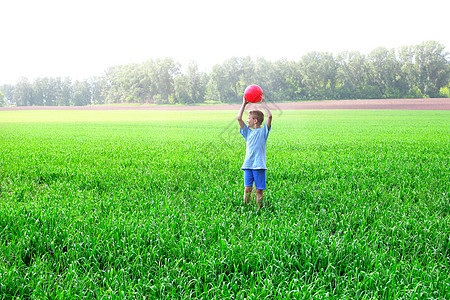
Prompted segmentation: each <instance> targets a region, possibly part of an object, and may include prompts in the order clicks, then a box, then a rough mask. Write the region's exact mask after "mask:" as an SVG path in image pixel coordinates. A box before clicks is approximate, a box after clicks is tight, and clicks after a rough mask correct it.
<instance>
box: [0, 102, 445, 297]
mask: <svg viewBox="0 0 450 300" xmlns="http://www.w3.org/2000/svg"><path fill="white" fill-rule="evenodd" d="M236 114H237V111H236V112H235V111H223V112H217V111H198V112H182V111H171V112H164V111H157V112H155V111H12V112H0V299H13V298H19V299H72V298H73V299H80V298H83V299H94V298H97V299H107V298H113V299H125V298H129V299H143V298H147V299H155V298H159V299H174V298H176V299H178V298H179V299H188V298H195V299H201V298H203V299H244V298H248V299H263V298H267V299H299V298H300V299H302V298H304V299H310V298H336V299H396V298H403V299H415V298H417V299H444V298H449V297H450V275H449V274H450V261H449V260H450V199H449V192H450V184H449V183H450V155H449V154H450V121H449V120H450V111H389V110H383V111H381V110H377V111H368V110H361V111H359V110H307V111H283V112H275V113H274V119H273V123H272V130H271V133H270V135H269V140H268V144H267V161H268V167H269V170H268V183H267V185H268V190H267V192H266V199H265V204H264V205H265V206H264V208H263V209H262V210H261V211H258V210H257V208H256V206H253V207H245V206H243V204H242V197H243V174H242V171H241V170H240V166H241V164H242V162H243V158H244V154H245V143H244V139H243V138H242V137H241V136H240V135H239V131H238V124H237V122H236V121H235V117H236Z"/></svg>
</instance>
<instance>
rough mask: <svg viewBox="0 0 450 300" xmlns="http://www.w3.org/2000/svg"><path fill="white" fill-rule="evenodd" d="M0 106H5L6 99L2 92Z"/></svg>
mask: <svg viewBox="0 0 450 300" xmlns="http://www.w3.org/2000/svg"><path fill="white" fill-rule="evenodd" d="M0 106H6V98H5V95H3V93H2V92H0Z"/></svg>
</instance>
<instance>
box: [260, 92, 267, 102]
mask: <svg viewBox="0 0 450 300" xmlns="http://www.w3.org/2000/svg"><path fill="white" fill-rule="evenodd" d="M264 99H266V95H265V94H264V93H263V94H262V97H261V103H263V102H264Z"/></svg>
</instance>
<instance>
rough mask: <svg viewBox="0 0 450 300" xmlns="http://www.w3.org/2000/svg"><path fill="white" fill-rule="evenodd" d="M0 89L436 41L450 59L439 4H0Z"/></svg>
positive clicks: (312, 0)
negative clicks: (167, 62) (118, 71)
mask: <svg viewBox="0 0 450 300" xmlns="http://www.w3.org/2000/svg"><path fill="white" fill-rule="evenodd" d="M2 2H3V3H2V4H1V5H0V84H3V83H12V84H14V83H16V82H17V80H18V79H19V78H20V77H21V76H24V77H27V78H28V79H30V80H33V79H34V78H36V77H45V76H49V77H57V76H60V77H65V76H69V77H71V78H73V79H85V78H88V77H91V76H97V75H102V74H103V71H104V70H105V69H106V68H107V67H110V66H114V65H118V64H127V63H132V62H143V61H145V60H147V59H150V58H151V59H155V58H160V57H172V58H173V59H174V60H176V61H178V62H180V63H181V64H182V65H183V66H186V65H187V64H188V63H189V62H190V61H192V60H195V61H197V63H198V65H199V67H200V69H201V70H202V71H209V70H210V68H211V66H212V65H214V64H217V63H222V62H223V61H224V60H225V59H228V58H231V57H232V56H251V57H252V58H256V57H265V58H267V59H269V60H272V61H275V60H278V59H281V58H286V59H289V60H300V58H301V57H302V56H303V55H304V54H306V53H307V52H309V51H326V52H332V53H333V54H337V53H339V52H341V51H345V50H356V51H360V52H362V53H364V54H367V53H369V52H370V51H371V50H373V49H375V48H376V47H379V46H381V47H386V48H398V47H400V46H408V45H416V44H419V43H421V42H423V41H427V40H436V41H438V42H440V43H441V44H443V45H444V46H445V47H446V50H447V51H448V52H450V26H449V25H450V20H449V15H448V12H449V11H450V1H448V0H427V1H416V0H309V1H302V0H298V1H294V0H273V1H265V0H224V1H214V0H158V1H156V0H147V1H144V0H126V1H115V0H39V1H38V0H5V1H2Z"/></svg>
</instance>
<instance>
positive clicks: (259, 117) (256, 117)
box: [248, 110, 264, 127]
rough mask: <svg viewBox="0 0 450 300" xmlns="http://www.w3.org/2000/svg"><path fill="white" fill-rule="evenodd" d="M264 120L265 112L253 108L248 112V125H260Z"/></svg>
mask: <svg viewBox="0 0 450 300" xmlns="http://www.w3.org/2000/svg"><path fill="white" fill-rule="evenodd" d="M263 121H264V114H263V113H262V111H259V110H252V111H249V112H248V123H249V124H248V125H249V126H251V127H254V126H256V127H260V126H261V124H262V122H263Z"/></svg>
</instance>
